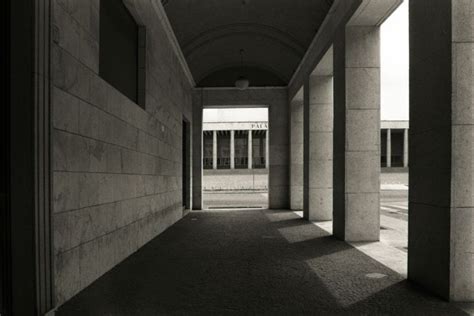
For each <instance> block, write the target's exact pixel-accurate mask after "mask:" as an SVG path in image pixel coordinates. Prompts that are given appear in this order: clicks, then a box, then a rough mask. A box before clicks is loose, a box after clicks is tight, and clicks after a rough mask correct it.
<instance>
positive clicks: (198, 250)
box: [58, 210, 465, 315]
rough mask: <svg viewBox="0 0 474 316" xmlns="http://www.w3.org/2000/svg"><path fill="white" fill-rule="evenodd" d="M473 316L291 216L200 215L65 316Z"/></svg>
mask: <svg viewBox="0 0 474 316" xmlns="http://www.w3.org/2000/svg"><path fill="white" fill-rule="evenodd" d="M161 314H182V315H184V314H204V315H206V314H292V315H300V314H312V315H318V314H319V315H335V314H345V315H465V313H464V312H462V311H461V310H459V309H457V308H456V307H455V306H453V305H452V304H448V303H446V302H444V301H442V300H440V299H438V298H436V297H434V296H431V295H429V294H427V293H425V292H423V291H421V290H420V289H417V288H416V287H414V286H413V285H411V284H409V283H407V282H406V281H404V280H403V278H402V277H401V276H400V275H399V274H397V273H396V272H394V271H392V270H390V269H388V268H387V267H385V266H384V265H382V264H380V263H379V262H377V261H375V260H373V259H372V258H370V257H369V256H367V255H365V254H364V253H363V252H361V251H359V250H358V249H356V248H354V247H352V246H350V245H348V244H346V243H344V242H341V241H339V240H336V239H334V238H333V237H330V236H329V234H328V233H327V232H326V231H324V230H323V229H321V228H319V227H317V226H315V225H314V224H312V223H308V222H306V221H304V220H302V219H300V218H299V217H298V216H297V215H296V214H295V213H293V212H290V211H268V210H231V211H219V210H214V211H202V212H191V213H190V214H189V215H187V216H186V217H185V218H183V219H182V220H181V221H179V222H178V223H177V224H176V225H174V226H172V227H170V228H169V229H168V230H167V231H165V232H164V233H163V234H161V235H160V236H158V237H157V238H155V239H154V240H152V241H151V242H150V243H148V244H147V245H146V246H145V247H143V248H142V249H141V250H139V251H138V252H137V253H135V254H134V255H132V256H131V257H129V258H128V259H127V260H125V261H124V262H122V263H121V264H119V265H118V266H117V267H116V268H114V269H113V270H111V271H110V272H109V273H107V274H106V275H104V276H103V277H102V278H100V279H99V280H98V281H97V282H95V283H94V284H93V285H91V286H90V287H88V288H86V289H85V290H84V291H82V292H81V293H79V294H78V295H77V296H76V297H75V298H73V299H72V300H71V301H69V302H68V303H66V304H65V305H63V306H62V307H61V308H60V309H59V310H58V315H161Z"/></svg>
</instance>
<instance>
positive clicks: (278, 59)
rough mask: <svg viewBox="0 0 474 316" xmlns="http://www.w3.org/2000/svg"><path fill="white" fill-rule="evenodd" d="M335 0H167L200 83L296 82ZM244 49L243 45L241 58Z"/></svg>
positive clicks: (169, 16)
mask: <svg viewBox="0 0 474 316" xmlns="http://www.w3.org/2000/svg"><path fill="white" fill-rule="evenodd" d="M332 2H333V0H165V1H163V5H164V8H165V10H166V14H167V16H168V18H169V20H170V23H171V26H172V28H173V31H174V33H175V35H176V37H177V39H178V42H179V44H180V46H181V49H182V51H183V54H184V56H185V58H186V61H187V63H188V65H189V68H190V69H191V72H192V74H193V77H194V80H195V81H196V83H197V86H201V87H202V86H210V87H216V86H217V87H218V86H233V85H234V82H235V80H236V79H237V78H238V77H239V76H240V75H244V76H246V77H247V78H249V79H250V83H251V86H275V85H276V86H284V85H287V84H288V82H289V81H290V79H291V77H292V75H293V73H294V71H295V70H296V68H297V66H298V65H299V63H300V61H301V59H302V58H303V56H304V54H305V52H306V50H307V49H308V46H309V44H310V43H311V41H312V39H313V37H314V36H315V35H316V32H317V30H318V28H319V27H320V26H321V24H322V22H323V20H324V18H325V17H326V15H327V13H328V11H329V8H330V7H331V5H332ZM240 50H243V58H242V59H243V62H242V63H241V55H240Z"/></svg>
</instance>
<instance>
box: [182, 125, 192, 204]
mask: <svg viewBox="0 0 474 316" xmlns="http://www.w3.org/2000/svg"><path fill="white" fill-rule="evenodd" d="M182 142H183V150H182V168H183V170H182V194H183V196H182V199H183V200H182V201H183V202H182V203H183V208H184V209H190V208H191V195H190V192H191V188H190V185H191V181H190V179H191V177H190V175H191V129H190V126H189V122H188V121H187V120H186V119H184V120H183V137H182Z"/></svg>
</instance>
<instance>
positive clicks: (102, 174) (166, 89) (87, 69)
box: [51, 0, 192, 305]
mask: <svg viewBox="0 0 474 316" xmlns="http://www.w3.org/2000/svg"><path fill="white" fill-rule="evenodd" d="M128 2H129V4H128V6H129V8H130V9H131V13H132V15H133V16H134V17H135V19H139V24H141V25H144V26H145V27H146V32H147V41H146V45H147V49H146V52H147V53H146V92H145V99H146V101H145V110H143V109H142V108H140V107H139V106H138V105H137V104H135V103H134V102H132V101H131V100H129V99H128V98H127V97H125V96H124V95H123V94H121V93H120V92H119V91H117V90H116V89H114V88H113V87H112V86H110V85H109V84H108V83H107V82H105V81H104V80H102V79H101V78H100V76H99V34H100V32H99V24H100V23H99V21H100V12H99V11H100V0H81V1H67V0H54V1H53V11H54V12H53V20H52V29H53V32H52V33H53V35H52V36H53V43H52V56H51V58H52V60H51V63H52V67H53V69H52V73H53V78H52V80H53V83H52V95H53V109H54V110H53V111H54V113H53V131H52V142H53V159H52V166H53V181H54V183H53V198H54V205H53V223H52V224H53V239H54V285H55V295H56V304H57V305H59V304H61V303H63V302H64V301H66V300H67V299H69V298H71V297H72V296H73V295H75V294H76V293H78V292H79V291H80V290H82V289H83V288H85V287H86V286H88V285H89V284H90V283H92V282H93V281H94V280H96V279H97V278H98V277H100V276H101V275H102V274H104V273H105V272H107V271H108V270H109V269H111V268H112V267H114V266H115V265H116V264H118V263H119V262H121V261H122V260H123V259H125V258H126V257H127V256H129V255H130V254H132V253H133V252H135V251H136V250H137V249H139V248H140V247H141V246H143V245H144V244H145V243H147V242H148V241H150V240H151V239H152V238H154V237H155V236H157V235H158V234H159V233H161V232H162V231H164V230H165V229H166V228H167V227H169V226H170V225H172V224H173V223H175V222H176V221H177V220H179V219H180V218H181V217H182V216H183V207H182V178H181V174H182V161H181V160H182V155H181V150H182V148H181V147H182V122H183V118H186V119H187V120H188V121H189V122H192V108H191V104H192V102H191V97H192V94H191V92H192V90H191V84H190V83H189V81H188V79H187V78H186V76H185V72H184V70H183V67H182V65H181V64H180V62H179V60H178V57H177V55H176V52H175V50H173V47H172V44H171V42H170V40H169V37H168V35H167V34H166V29H165V28H164V27H163V24H162V23H161V21H160V16H159V12H157V11H158V10H160V9H162V8H160V6H161V4H160V3H159V1H149V2H144V1H140V2H139V6H138V5H137V6H134V5H133V2H132V1H128ZM130 3H131V4H130ZM137 3H138V2H137ZM190 159H191V157H190Z"/></svg>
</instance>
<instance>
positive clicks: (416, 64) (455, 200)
mask: <svg viewBox="0 0 474 316" xmlns="http://www.w3.org/2000/svg"><path fill="white" fill-rule="evenodd" d="M434 16H435V17H436V19H433V18H431V17H434ZM473 30H474V5H473V1H471V0H445V1H432V0H417V1H410V132H409V133H410V143H409V150H410V174H409V178H410V179H409V182H410V192H409V203H410V204H409V205H410V208H409V212H408V213H409V221H408V225H409V229H408V231H409V236H408V278H409V279H410V280H411V281H413V282H416V283H418V284H420V285H422V286H423V287H425V288H427V289H429V290H431V291H432V292H434V293H437V294H438V295H441V296H442V297H444V298H446V299H449V300H453V301H471V302H472V301H474V190H473V189H474V145H473V143H474V141H473V140H474V31H473Z"/></svg>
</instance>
